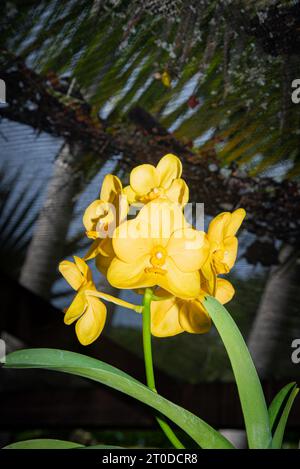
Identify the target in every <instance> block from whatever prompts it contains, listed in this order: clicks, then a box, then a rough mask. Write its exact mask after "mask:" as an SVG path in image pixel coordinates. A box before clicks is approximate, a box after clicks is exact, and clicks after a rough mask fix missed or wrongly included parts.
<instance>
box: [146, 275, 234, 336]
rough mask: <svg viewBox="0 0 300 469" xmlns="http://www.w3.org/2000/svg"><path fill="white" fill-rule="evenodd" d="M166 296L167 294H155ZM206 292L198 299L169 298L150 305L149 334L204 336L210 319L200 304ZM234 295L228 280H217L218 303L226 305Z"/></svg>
mask: <svg viewBox="0 0 300 469" xmlns="http://www.w3.org/2000/svg"><path fill="white" fill-rule="evenodd" d="M155 294H156V295H158V296H162V297H164V296H166V295H168V293H167V292H165V291H163V290H161V291H158V292H155ZM206 294H207V292H205V291H203V290H202V291H201V294H200V295H199V297H198V298H194V299H192V300H183V299H181V298H176V297H171V298H167V299H166V300H161V301H153V302H152V303H151V333H152V335H154V336H156V337H170V336H174V335H177V334H180V333H181V332H190V333H191V334H204V333H206V332H208V331H209V330H210V327H211V319H210V317H209V315H208V313H207V311H206V310H205V308H204V306H203V304H202V302H203V300H204V297H205V295H206ZM233 295H234V288H233V286H232V285H231V283H230V282H228V280H225V279H222V278H220V279H217V288H216V293H215V297H216V298H217V300H218V301H220V303H222V304H225V303H228V301H230V300H231V299H232V297H233Z"/></svg>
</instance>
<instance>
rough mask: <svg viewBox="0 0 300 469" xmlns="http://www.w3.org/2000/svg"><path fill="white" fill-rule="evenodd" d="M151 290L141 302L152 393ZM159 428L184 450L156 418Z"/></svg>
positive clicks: (166, 424) (176, 445)
mask: <svg viewBox="0 0 300 469" xmlns="http://www.w3.org/2000/svg"><path fill="white" fill-rule="evenodd" d="M152 295H153V293H152V290H151V288H147V289H146V292H145V295H144V300H143V347H144V360H145V369H146V379H147V386H148V387H149V388H150V389H151V390H152V391H154V392H157V391H156V388H155V378H154V371H153V360H152V347H151V311H150V305H151V300H152ZM156 420H157V422H158V424H159V425H160V428H161V429H162V431H163V432H164V434H165V435H166V437H167V438H168V439H169V440H170V442H171V443H172V445H173V446H174V447H175V448H177V449H184V446H183V444H182V443H181V441H180V440H179V439H178V438H177V436H176V435H175V433H174V432H173V430H172V429H171V427H170V426H169V424H168V423H167V422H166V421H165V420H164V419H163V418H161V417H156Z"/></svg>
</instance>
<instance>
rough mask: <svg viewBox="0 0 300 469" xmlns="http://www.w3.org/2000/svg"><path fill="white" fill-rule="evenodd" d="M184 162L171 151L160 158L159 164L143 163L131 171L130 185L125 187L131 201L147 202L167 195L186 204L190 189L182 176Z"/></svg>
mask: <svg viewBox="0 0 300 469" xmlns="http://www.w3.org/2000/svg"><path fill="white" fill-rule="evenodd" d="M181 174H182V164H181V161H180V159H179V158H177V156H175V155H172V154H171V153H169V154H167V155H165V156H164V157H163V158H161V159H160V161H159V162H158V164H157V166H153V165H152V164H142V165H139V166H137V167H136V168H134V169H133V170H132V171H131V174H130V185H129V186H126V187H125V188H124V193H125V194H126V196H127V198H128V202H129V203H135V202H141V203H143V204H144V203H147V202H150V201H152V200H154V199H157V198H161V197H165V198H167V199H169V200H171V201H172V202H176V203H179V204H180V205H185V204H186V203H187V202H188V199H189V189H188V186H187V185H186V183H185V181H184V180H183V179H181V178H180V176H181Z"/></svg>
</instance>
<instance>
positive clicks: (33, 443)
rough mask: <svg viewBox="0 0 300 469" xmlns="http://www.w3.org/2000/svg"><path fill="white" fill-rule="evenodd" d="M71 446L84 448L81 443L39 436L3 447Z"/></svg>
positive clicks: (41, 447)
mask: <svg viewBox="0 0 300 469" xmlns="http://www.w3.org/2000/svg"><path fill="white" fill-rule="evenodd" d="M71 448H84V446H83V445H80V444H79V443H73V442H72V441H64V440H54V439H47V438H37V439H35V440H24V441H17V442H16V443H12V444H10V445H7V446H5V447H4V448H2V449H71Z"/></svg>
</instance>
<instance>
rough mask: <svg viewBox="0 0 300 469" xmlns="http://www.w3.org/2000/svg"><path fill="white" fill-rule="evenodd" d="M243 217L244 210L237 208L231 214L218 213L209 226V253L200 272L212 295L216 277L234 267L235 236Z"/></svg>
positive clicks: (236, 241)
mask: <svg viewBox="0 0 300 469" xmlns="http://www.w3.org/2000/svg"><path fill="white" fill-rule="evenodd" d="M245 215H246V212H245V210H244V209H243V208H239V209H237V210H235V211H234V212H232V213H230V212H223V213H220V214H219V215H217V216H216V217H215V218H214V219H213V220H212V221H211V222H210V224H209V228H208V232H207V239H208V241H209V245H210V253H209V256H208V258H207V260H206V262H205V263H204V265H203V266H202V268H201V271H202V273H203V275H204V277H205V278H206V279H207V280H208V282H209V290H210V293H212V294H213V291H214V289H215V283H216V276H217V275H218V274H227V273H228V272H229V271H230V270H231V269H232V267H233V266H234V263H235V261H236V257H237V251H238V240H237V238H236V236H235V235H236V233H237V231H238V229H239V227H240V226H241V224H242V222H243V220H244V218H245Z"/></svg>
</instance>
